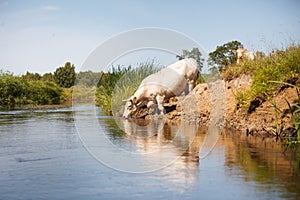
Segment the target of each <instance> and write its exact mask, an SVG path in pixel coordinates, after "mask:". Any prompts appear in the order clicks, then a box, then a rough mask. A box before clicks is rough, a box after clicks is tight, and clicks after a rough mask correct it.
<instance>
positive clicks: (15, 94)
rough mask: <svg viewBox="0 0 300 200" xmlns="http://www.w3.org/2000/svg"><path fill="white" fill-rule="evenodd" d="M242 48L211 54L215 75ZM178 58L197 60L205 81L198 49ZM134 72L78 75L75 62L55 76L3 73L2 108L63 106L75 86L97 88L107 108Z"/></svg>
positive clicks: (123, 69) (120, 69)
mask: <svg viewBox="0 0 300 200" xmlns="http://www.w3.org/2000/svg"><path fill="white" fill-rule="evenodd" d="M242 47H243V45H242V44H241V42H239V41H231V42H228V43H226V44H224V45H222V46H217V48H216V50H215V51H213V52H211V53H209V59H208V63H209V65H210V66H211V72H212V73H215V72H222V71H224V70H225V69H226V68H227V66H228V65H230V64H232V63H234V62H235V60H236V57H235V55H234V54H233V52H232V50H234V49H237V48H242ZM176 57H177V58H178V60H181V59H184V58H194V59H195V60H196V61H197V62H198V64H199V72H200V76H199V77H200V79H199V82H203V81H204V78H203V76H201V72H202V68H203V62H204V59H203V57H202V53H201V52H200V50H199V49H198V48H193V49H191V50H182V54H181V55H177V56H176ZM152 64H153V63H152ZM144 65H146V66H148V64H147V63H144V64H141V66H144ZM147 69H148V68H147ZM151 69H152V68H151ZM130 71H132V69H131V66H128V67H127V68H126V67H123V66H117V67H115V68H114V67H112V70H110V71H108V72H98V73H96V72H92V71H86V72H79V73H76V72H75V66H74V64H72V63H71V62H66V63H65V64H64V66H61V67H58V68H57V69H56V70H55V72H54V73H45V74H43V75H40V74H38V73H31V72H26V74H25V75H22V76H14V75H13V74H12V73H10V72H3V71H0V107H14V106H16V105H24V104H34V105H43V104H60V103H62V102H64V101H65V99H66V98H65V96H69V99H70V96H72V95H70V94H68V95H66V91H69V93H71V92H72V91H71V90H70V89H69V90H66V89H67V88H71V89H72V86H74V85H78V84H80V85H82V86H84V87H88V88H91V87H94V86H96V87H97V90H96V103H97V105H99V106H101V104H103V105H102V106H104V102H106V104H108V103H107V100H106V99H104V100H103V96H105V95H106V96H110V95H111V92H112V89H113V88H114V87H115V84H116V82H117V81H118V80H119V79H120V77H122V76H123V75H124V73H128V72H130ZM139 73H140V74H142V73H141V72H139ZM149 73H150V72H149ZM100 77H101V79H100ZM70 91H71V92H70ZM101 98H102V99H101Z"/></svg>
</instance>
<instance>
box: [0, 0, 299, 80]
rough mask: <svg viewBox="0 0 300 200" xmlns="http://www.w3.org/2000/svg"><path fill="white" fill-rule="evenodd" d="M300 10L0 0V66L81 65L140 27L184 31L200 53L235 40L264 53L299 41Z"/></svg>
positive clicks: (290, 0) (291, 4)
mask: <svg viewBox="0 0 300 200" xmlns="http://www.w3.org/2000/svg"><path fill="white" fill-rule="evenodd" d="M299 10H300V1H298V0H251V1H249V0H247V1H243V0H240V1H233V0H226V1H221V0H220V1H217V0H209V1H201V0H200V1H192V0H187V1H182V0H181V1H176V0H172V1H171V0H164V1H162V0H152V1H149V0H127V1H125V0H123V1H121V0H120V1H116V0H109V1H107V0H105V1H92V0H89V1H83V0H79V1H76V0H74V1H67V0H57V1H56V0H52V1H47V0H40V1H38V0H24V1H21V0H19V1H14V0H12V1H9V0H8V1H6V0H0V69H2V71H10V72H13V73H14V74H17V75H21V74H24V73H26V71H30V72H37V73H40V74H43V73H47V72H54V71H55V69H56V68H57V67H60V66H63V65H64V63H65V62H67V61H70V62H71V63H73V64H74V65H75V67H76V70H77V71H79V70H80V68H81V66H82V65H83V63H84V62H85V60H86V59H87V58H88V57H89V55H90V54H91V53H92V52H93V51H94V50H95V49H96V48H97V47H98V46H99V45H101V44H103V43H104V42H105V41H107V40H109V39H111V38H113V37H115V36H116V35H118V34H120V33H124V32H126V31H130V30H133V29H141V28H144V27H156V28H162V29H168V30H173V31H175V32H179V33H182V34H184V35H186V36H187V37H189V38H191V39H193V40H194V41H196V42H197V43H198V44H199V45H200V46H201V47H202V48H203V50H204V51H206V53H209V52H212V51H214V50H215V49H216V47H217V46H220V45H223V44H225V43H227V42H230V41H233V40H238V41H240V42H241V43H242V44H243V45H244V47H245V48H247V49H248V50H251V51H263V52H266V53H268V52H270V51H271V50H272V49H282V48H286V47H287V46H289V45H290V44H291V43H292V42H294V43H296V44H299V42H300V12H299ZM145 39H147V38H145ZM146 52H149V51H146ZM162 55H165V54H162ZM132 56H135V54H132V55H131V57H132ZM139 56H140V57H139V58H141V59H146V58H147V55H144V56H141V55H139ZM151 56H155V52H151V54H149V55H148V57H151ZM158 57H159V56H158ZM130 59H132V58H130ZM125 60H126V59H125ZM128 60H129V59H127V61H124V60H123V61H122V59H120V61H119V62H124V63H125V62H128ZM136 60H139V59H136ZM136 60H135V61H136ZM162 62H163V61H162Z"/></svg>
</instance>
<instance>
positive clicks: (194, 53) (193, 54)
mask: <svg viewBox="0 0 300 200" xmlns="http://www.w3.org/2000/svg"><path fill="white" fill-rule="evenodd" d="M201 56H202V54H201V52H200V51H199V49H198V48H193V49H192V50H191V51H188V50H185V49H183V50H182V55H177V56H176V58H178V59H179V60H182V59H185V58H194V59H195V60H196V61H197V62H198V64H199V72H201V70H202V68H203V61H204V59H203V58H201Z"/></svg>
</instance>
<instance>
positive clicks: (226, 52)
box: [208, 40, 243, 72]
mask: <svg viewBox="0 0 300 200" xmlns="http://www.w3.org/2000/svg"><path fill="white" fill-rule="evenodd" d="M238 48H243V45H242V43H240V42H239V41H236V40H235V41H232V42H228V43H226V44H223V45H222V46H217V49H216V50H215V51H213V52H210V53H209V54H208V55H209V59H208V64H209V65H210V66H212V67H215V68H218V70H219V71H220V72H221V71H223V70H224V69H225V68H226V66H227V65H229V64H232V63H234V62H235V61H236V56H235V54H234V53H233V52H232V50H235V49H238Z"/></svg>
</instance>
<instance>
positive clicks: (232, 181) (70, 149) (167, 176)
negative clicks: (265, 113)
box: [0, 106, 300, 199]
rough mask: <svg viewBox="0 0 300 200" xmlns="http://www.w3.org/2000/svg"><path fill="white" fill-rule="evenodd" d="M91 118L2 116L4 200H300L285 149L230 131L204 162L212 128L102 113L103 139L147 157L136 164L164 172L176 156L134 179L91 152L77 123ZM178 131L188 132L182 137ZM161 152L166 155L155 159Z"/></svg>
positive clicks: (292, 158)
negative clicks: (202, 153) (131, 119)
mask: <svg viewBox="0 0 300 200" xmlns="http://www.w3.org/2000/svg"><path fill="white" fill-rule="evenodd" d="M92 118H95V112H94V107H93V106H78V107H75V108H71V107H70V108H60V109H48V110H16V111H1V112H0V163H1V164H0V199H137V198H143V199H299V197H300V173H299V168H300V166H299V165H300V164H299V157H297V155H295V154H291V153H282V148H281V146H280V145H276V143H274V142H269V141H267V139H265V140H262V139H261V138H249V137H248V138H246V137H243V136H237V135H235V134H234V133H230V132H229V133H223V134H222V135H221V137H220V138H219V140H218V142H217V144H216V146H215V148H214V149H213V151H212V152H211V153H210V154H209V155H208V156H206V157H205V158H204V159H200V160H199V149H200V148H201V145H202V143H203V141H204V140H205V137H206V129H205V127H197V126H194V125H193V124H187V125H185V126H179V127H178V126H176V125H174V124H168V123H165V122H164V121H162V122H163V123H158V124H153V126H152V128H151V127H150V128H149V126H146V125H145V124H138V125H139V126H138V127H137V126H136V123H130V122H129V123H127V124H126V123H124V122H122V120H120V119H117V118H113V117H107V116H102V115H101V110H96V119H97V122H98V123H99V127H100V129H101V131H102V132H101V134H102V135H104V136H105V137H106V138H107V139H108V140H109V141H110V142H111V144H113V145H112V147H114V148H115V147H117V148H119V149H121V150H123V151H124V152H129V153H132V154H133V153H135V154H139V155H141V156H139V157H138V158H136V162H137V163H138V164H140V166H154V167H157V166H159V165H160V163H163V162H164V161H165V159H167V158H169V157H174V158H177V159H175V160H172V162H170V163H169V164H168V165H167V167H163V168H162V169H160V170H154V171H152V172H148V173H127V172H120V171H119V170H116V169H114V168H112V167H111V166H109V163H103V162H101V160H100V161H99V160H97V159H95V156H94V155H91V154H90V153H89V152H88V151H87V150H86V148H85V147H84V145H83V143H82V142H81V140H80V139H79V138H80V137H79V136H80V134H78V133H77V129H76V126H77V125H76V120H78V119H81V120H82V122H84V123H85V124H86V126H87V127H89V126H88V123H89V120H88V119H92ZM141 123H142V122H141ZM125 127H127V128H125ZM141 127H142V128H141ZM144 127H148V128H144ZM153 127H154V128H153ZM77 128H78V127H77ZM120 128H123V129H124V130H126V131H125V132H123V131H120ZM86 130H88V128H87V129H86ZM141 130H142V131H141ZM157 130H159V131H157ZM178 130H181V132H180V131H179V132H180V133H182V134H179V135H178V134H177V133H178ZM95 144H102V143H101V142H98V141H95ZM97 148H100V149H101V148H104V147H101V146H100V147H99V146H97ZM105 148H106V146H105ZM107 148H110V147H107ZM164 148H165V149H164ZM161 149H164V152H165V153H166V155H161V157H158V156H155V157H151V156H149V155H150V154H151V153H153V152H156V151H159V150H161ZM106 150H107V151H110V150H111V152H114V151H115V149H113V148H112V149H106ZM129 160H130V159H122V160H115V159H114V156H110V158H108V161H111V162H114V163H112V164H116V165H117V166H132V165H134V164H135V163H130V162H129ZM118 164H119V165H118ZM130 169H134V168H130Z"/></svg>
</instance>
